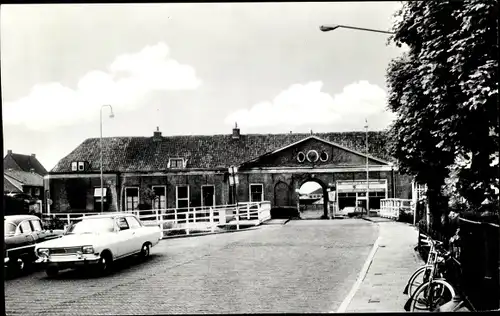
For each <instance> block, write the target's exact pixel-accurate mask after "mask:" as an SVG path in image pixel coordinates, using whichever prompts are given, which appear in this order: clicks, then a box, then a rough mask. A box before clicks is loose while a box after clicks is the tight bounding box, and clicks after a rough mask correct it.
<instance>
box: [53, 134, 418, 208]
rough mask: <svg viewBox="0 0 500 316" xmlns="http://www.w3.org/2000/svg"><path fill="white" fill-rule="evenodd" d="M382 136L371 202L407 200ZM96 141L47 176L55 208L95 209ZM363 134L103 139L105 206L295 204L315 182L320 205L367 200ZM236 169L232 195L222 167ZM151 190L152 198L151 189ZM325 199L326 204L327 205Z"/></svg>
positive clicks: (407, 189)
mask: <svg viewBox="0 0 500 316" xmlns="http://www.w3.org/2000/svg"><path fill="white" fill-rule="evenodd" d="M386 141H387V139H386V136H385V134H384V133H383V132H370V133H369V152H370V155H369V156H368V159H369V170H370V171H369V172H370V203H374V204H376V203H377V202H376V201H377V200H380V198H388V197H399V198H410V197H411V179H409V178H408V177H404V176H401V175H399V174H398V173H397V171H396V170H395V169H394V168H393V166H392V164H391V163H390V162H389V161H390V157H388V155H387V150H386ZM99 148H100V147H99V138H90V139H87V140H85V141H84V142H83V143H82V144H81V145H80V146H78V147H77V148H76V149H75V150H73V151H72V152H71V153H70V154H69V155H67V156H66V157H64V158H63V159H61V160H60V161H59V162H58V163H57V165H56V166H55V167H54V168H53V169H52V170H51V171H50V172H49V174H48V175H47V176H46V177H45V188H46V189H47V190H49V192H50V197H51V199H52V200H53V204H52V206H51V211H52V212H82V211H99V210H100V149H99ZM364 148H365V133H363V132H347V133H316V134H314V135H313V134H293V133H290V134H269V135H264V134H249V135H242V134H240V130H239V129H238V128H237V127H236V128H234V129H233V132H232V134H226V135H211V136H167V137H164V136H162V134H161V132H159V131H155V132H154V133H153V136H152V137H108V138H103V178H104V186H103V187H104V190H103V193H104V203H105V206H104V207H105V210H107V211H116V210H121V211H128V210H137V209H139V208H141V207H143V208H149V209H151V208H160V209H163V208H182V207H188V206H190V207H197V206H210V205H223V204H233V203H235V202H236V201H238V202H243V201H262V200H266V201H270V202H271V205H272V206H273V207H281V206H295V205H296V202H297V199H298V194H299V193H298V188H300V186H301V185H302V184H303V183H305V182H307V181H315V182H317V183H319V184H320V185H321V186H322V188H323V191H324V193H323V195H324V196H325V201H327V200H328V197H330V200H334V201H338V204H339V205H340V206H345V205H350V204H353V203H359V202H362V201H363V200H365V201H366V187H364V186H366V165H365V163H366V155H365V154H363V153H362V151H364V150H365V149H364ZM230 166H236V167H237V173H236V176H235V177H236V178H237V179H236V181H237V185H236V194H235V192H233V187H232V186H231V185H230V182H232V181H233V177H232V176H231V175H230V173H229V171H228V167H230ZM153 192H154V194H153V195H152V193H153ZM326 204H327V203H326V202H325V205H326Z"/></svg>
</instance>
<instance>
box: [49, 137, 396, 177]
mask: <svg viewBox="0 0 500 316" xmlns="http://www.w3.org/2000/svg"><path fill="white" fill-rule="evenodd" d="M314 135H315V136H317V137H319V138H321V139H324V140H327V141H330V142H333V143H337V144H339V145H342V146H344V147H347V148H350V149H352V150H356V151H360V152H365V133H364V132H344V133H315V134H314ZM308 136H310V134H305V133H301V134H291V133H290V134H248V135H240V138H239V139H232V137H231V135H197V136H168V137H162V139H161V140H159V141H154V140H153V137H106V138H103V139H102V141H103V171H105V172H116V171H120V172H126V171H129V172H133V171H143V172H147V171H161V170H166V169H167V164H168V160H169V158H175V157H182V158H185V159H188V164H187V168H206V169H215V168H226V167H228V166H230V165H239V164H241V163H243V162H245V161H248V160H251V159H254V158H257V157H259V156H261V155H263V154H265V153H269V152H272V151H274V150H277V149H280V148H282V147H285V146H286V145H289V144H292V143H295V142H297V141H299V140H302V139H304V138H307V137H308ZM386 142H387V138H386V134H385V132H369V149H370V150H369V152H370V154H371V155H373V156H374V157H377V158H380V159H385V160H392V159H391V158H390V157H389V156H388V151H387V148H386V147H387V146H386ZM99 148H100V147H99V138H89V139H86V140H85V141H84V142H83V143H82V144H81V145H80V146H78V147H77V148H75V149H74V150H73V151H72V152H71V153H70V154H69V155H67V156H66V157H64V158H63V159H61V160H60V161H59V162H58V163H57V165H56V166H55V167H54V168H53V169H52V170H51V172H53V173H66V172H71V162H73V161H88V162H90V165H91V170H92V171H99V169H100V168H99V166H100V149H99Z"/></svg>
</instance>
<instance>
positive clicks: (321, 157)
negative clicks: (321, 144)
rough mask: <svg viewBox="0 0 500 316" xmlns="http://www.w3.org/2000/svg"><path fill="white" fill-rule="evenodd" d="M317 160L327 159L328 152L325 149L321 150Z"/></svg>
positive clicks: (323, 160)
mask: <svg viewBox="0 0 500 316" xmlns="http://www.w3.org/2000/svg"><path fill="white" fill-rule="evenodd" d="M319 160H321V161H322V162H325V161H327V160H328V153H327V152H326V151H323V152H322V153H321V155H319Z"/></svg>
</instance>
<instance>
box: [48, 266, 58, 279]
mask: <svg viewBox="0 0 500 316" xmlns="http://www.w3.org/2000/svg"><path fill="white" fill-rule="evenodd" d="M58 273H59V269H58V268H56V267H48V268H47V269H45V274H47V276H48V277H53V276H56V275H57V274H58Z"/></svg>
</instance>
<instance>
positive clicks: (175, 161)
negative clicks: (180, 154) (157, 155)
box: [168, 158, 184, 168]
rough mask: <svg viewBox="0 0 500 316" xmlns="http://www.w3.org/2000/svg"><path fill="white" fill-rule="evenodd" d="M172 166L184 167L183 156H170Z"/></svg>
mask: <svg viewBox="0 0 500 316" xmlns="http://www.w3.org/2000/svg"><path fill="white" fill-rule="evenodd" d="M168 164H169V167H170V168H183V167H184V164H183V159H182V158H170V159H169V161H168Z"/></svg>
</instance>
